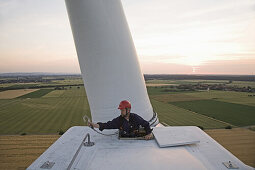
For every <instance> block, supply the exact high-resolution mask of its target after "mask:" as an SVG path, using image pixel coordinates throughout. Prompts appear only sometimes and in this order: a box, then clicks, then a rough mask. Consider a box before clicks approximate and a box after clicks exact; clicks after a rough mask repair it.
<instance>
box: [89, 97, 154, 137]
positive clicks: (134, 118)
mask: <svg viewBox="0 0 255 170" xmlns="http://www.w3.org/2000/svg"><path fill="white" fill-rule="evenodd" d="M118 109H120V110H121V115H120V116H119V117H117V118H115V119H113V120H112V121H108V122H107V123H101V122H98V123H92V122H88V125H89V126H93V127H95V128H99V130H101V131H102V130H104V129H119V130H120V132H121V135H123V136H126V137H135V132H136V131H138V129H139V126H142V127H144V130H145V132H146V135H145V136H144V138H145V139H146V140H149V139H152V138H153V135H152V133H151V132H152V129H151V128H150V124H149V122H147V121H146V120H144V119H143V118H142V117H140V116H138V115H137V114H135V113H130V110H131V104H130V102H129V101H127V100H123V101H121V102H120V104H119V107H118Z"/></svg>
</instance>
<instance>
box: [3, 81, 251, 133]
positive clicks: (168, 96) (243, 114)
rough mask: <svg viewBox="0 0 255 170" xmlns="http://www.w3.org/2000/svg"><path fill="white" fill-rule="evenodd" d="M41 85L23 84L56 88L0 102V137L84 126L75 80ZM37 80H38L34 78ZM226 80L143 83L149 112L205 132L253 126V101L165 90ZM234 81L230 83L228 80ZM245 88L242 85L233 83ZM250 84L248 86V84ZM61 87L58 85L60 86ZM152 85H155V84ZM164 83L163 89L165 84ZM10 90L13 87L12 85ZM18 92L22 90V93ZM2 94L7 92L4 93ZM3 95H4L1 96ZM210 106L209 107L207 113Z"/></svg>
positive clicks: (239, 95) (82, 99) (84, 105)
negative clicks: (229, 127) (149, 103)
mask: <svg viewBox="0 0 255 170" xmlns="http://www.w3.org/2000/svg"><path fill="white" fill-rule="evenodd" d="M45 79H47V80H50V81H46V83H43V82H39V83H22V85H23V86H25V87H27V86H30V85H33V86H42V84H44V86H46V85H50V86H52V85H56V87H57V88H59V89H60V90H55V89H56V88H54V87H51V88H50V87H48V86H46V88H40V89H39V90H37V91H34V92H33V91H32V92H31V93H28V94H24V95H19V96H18V97H17V98H13V99H0V134H2V135H14V134H21V133H26V134H57V133H58V132H59V131H60V130H63V131H65V130H67V129H68V128H70V127H71V126H74V125H83V121H82V116H83V115H84V114H86V115H90V109H89V105H88V101H87V97H86V93H85V90H84V87H83V86H74V85H75V84H79V83H82V80H81V78H77V77H66V78H64V77H46V78H45ZM39 80H41V79H39ZM226 82H227V81H225V80H149V81H147V82H146V83H148V84H149V87H147V90H148V94H149V97H150V100H151V103H152V105H153V108H154V109H155V110H156V112H157V113H158V116H159V119H160V121H161V122H165V123H167V124H168V125H180V126H181V125H194V126H200V127H202V128H204V129H218V128H225V127H227V126H232V127H238V126H248V125H254V124H255V123H254V113H253V112H254V107H255V97H249V96H248V95H249V93H246V92H233V91H217V90H210V91H189V90H183V89H179V90H178V91H174V92H171V91H166V90H165V89H167V88H169V87H168V86H172V85H174V86H178V85H180V84H181V83H184V84H189V83H193V84H195V83H210V84H213V83H226ZM233 83H234V82H233ZM237 83H239V84H242V85H246V84H245V82H241V83H240V82H237ZM251 83H253V82H247V85H252V84H251ZM60 84H61V85H62V86H59V85H60ZM154 85H156V86H154ZM166 85H167V86H166ZM11 86H12V87H13V86H15V83H13V84H12V85H11ZM21 90H22V89H21ZM4 92H7V91H4ZM1 93H3V92H1ZM209 107H210V109H208V108H209Z"/></svg>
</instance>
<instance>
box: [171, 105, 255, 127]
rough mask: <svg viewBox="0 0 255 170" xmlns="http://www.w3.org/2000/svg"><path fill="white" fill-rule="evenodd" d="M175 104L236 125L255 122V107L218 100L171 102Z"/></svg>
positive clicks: (247, 124) (246, 124)
mask: <svg viewBox="0 0 255 170" xmlns="http://www.w3.org/2000/svg"><path fill="white" fill-rule="evenodd" d="M170 104H173V105H175V106H178V107H180V108H184V109H186V110H190V111H193V112H196V113H199V114H203V115H205V116H209V117H212V118H215V119H218V120H221V121H224V122H228V123H230V124H233V125H235V126H249V125H254V124H255V107H254V106H247V105H241V104H234V103H227V102H221V101H216V100H193V101H181V102H171V103H170Z"/></svg>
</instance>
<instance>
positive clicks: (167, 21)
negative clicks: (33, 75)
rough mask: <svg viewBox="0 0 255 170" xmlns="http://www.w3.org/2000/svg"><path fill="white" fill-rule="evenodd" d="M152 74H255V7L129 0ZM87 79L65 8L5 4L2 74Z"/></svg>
mask: <svg viewBox="0 0 255 170" xmlns="http://www.w3.org/2000/svg"><path fill="white" fill-rule="evenodd" d="M121 2H122V5H123V8H124V11H125V15H126V18H127V21H128V24H129V28H130V31H131V34H132V37H133V41H134V44H135V47H136V50H137V54H138V59H139V62H140V66H141V69H142V72H143V73H144V74H249V75H254V74H255V0H121ZM7 72H54V73H80V68H79V63H78V58H77V54H76V50H75V46H74V42H73V37H72V33H71V28H70V24H69V20H68V16H67V11H66V7H65V3H64V0H22V1H21V0H0V73H7Z"/></svg>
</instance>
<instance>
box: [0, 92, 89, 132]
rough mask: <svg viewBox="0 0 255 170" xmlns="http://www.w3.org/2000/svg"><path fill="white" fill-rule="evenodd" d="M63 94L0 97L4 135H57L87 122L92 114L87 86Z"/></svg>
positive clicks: (0, 129) (0, 117)
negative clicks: (60, 131) (84, 116)
mask: <svg viewBox="0 0 255 170" xmlns="http://www.w3.org/2000/svg"><path fill="white" fill-rule="evenodd" d="M63 91H64V93H63V94H62V95H61V96H60V97H41V98H30V99H22V98H18V99H12V100H8V102H7V101H6V100H0V134H21V133H27V134H57V133H58V131H59V130H60V129H62V130H64V131H65V130H67V129H68V128H70V127H72V126H76V125H83V120H82V116H83V115H85V114H87V115H89V116H90V109H89V105H88V101H87V97H86V94H85V91H84V88H80V89H77V88H72V89H68V90H63Z"/></svg>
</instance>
